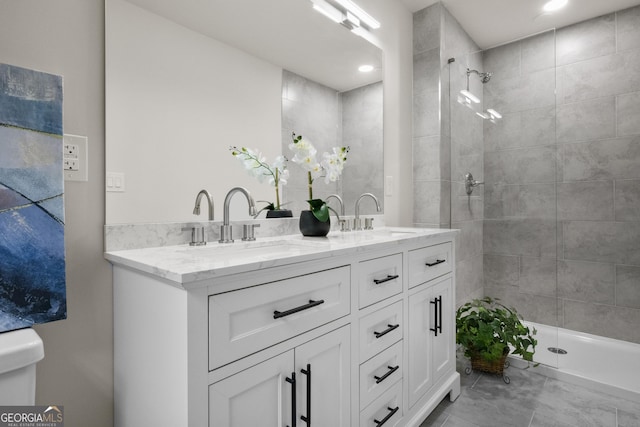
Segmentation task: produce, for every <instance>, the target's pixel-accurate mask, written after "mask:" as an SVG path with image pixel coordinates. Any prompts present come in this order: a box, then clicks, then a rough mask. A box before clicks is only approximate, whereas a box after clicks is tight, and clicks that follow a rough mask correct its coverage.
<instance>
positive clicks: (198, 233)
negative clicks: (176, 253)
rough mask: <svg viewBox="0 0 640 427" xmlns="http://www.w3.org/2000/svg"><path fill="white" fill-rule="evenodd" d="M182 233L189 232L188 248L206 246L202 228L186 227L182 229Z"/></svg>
mask: <svg viewBox="0 0 640 427" xmlns="http://www.w3.org/2000/svg"><path fill="white" fill-rule="evenodd" d="M182 231H191V242H189V246H204V245H206V244H207V239H206V237H205V233H204V227H202V226H197V227H186V228H183V229H182Z"/></svg>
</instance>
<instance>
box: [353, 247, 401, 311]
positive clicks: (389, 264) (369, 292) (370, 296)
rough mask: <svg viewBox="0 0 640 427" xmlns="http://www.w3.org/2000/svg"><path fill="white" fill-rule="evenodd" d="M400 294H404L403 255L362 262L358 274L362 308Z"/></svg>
mask: <svg viewBox="0 0 640 427" xmlns="http://www.w3.org/2000/svg"><path fill="white" fill-rule="evenodd" d="M400 292H402V254H395V255H389V256H385V257H381V258H375V259H371V260H368V261H362V262H360V264H359V273H358V295H359V307H360V308H363V307H366V306H368V305H371V304H373V303H376V302H378V301H382V300H383V299H385V298H389V297H390V296H393V295H396V294H399V293H400Z"/></svg>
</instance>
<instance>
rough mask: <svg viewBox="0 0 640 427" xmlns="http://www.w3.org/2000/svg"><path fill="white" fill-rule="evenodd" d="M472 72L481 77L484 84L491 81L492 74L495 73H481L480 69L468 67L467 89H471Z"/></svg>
mask: <svg viewBox="0 0 640 427" xmlns="http://www.w3.org/2000/svg"><path fill="white" fill-rule="evenodd" d="M471 73H476V74H477V75H478V77H480V81H481V82H482V84H485V83H489V80H491V76H492V75H493V73H481V72H480V71H478V70H472V69H470V68H467V90H469V75H470V74H471Z"/></svg>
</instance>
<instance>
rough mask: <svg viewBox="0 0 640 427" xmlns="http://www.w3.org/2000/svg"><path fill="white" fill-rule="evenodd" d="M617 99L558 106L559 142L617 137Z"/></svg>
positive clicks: (557, 129) (557, 131)
mask: <svg viewBox="0 0 640 427" xmlns="http://www.w3.org/2000/svg"><path fill="white" fill-rule="evenodd" d="M615 106H616V102H615V98H614V97H612V96H611V97H607V98H598V99H593V100H587V101H580V102H576V103H573V104H564V105H558V107H557V124H556V136H557V140H558V142H572V141H583V140H593V139H603V138H612V137H615V136H616V118H615V116H616V115H615Z"/></svg>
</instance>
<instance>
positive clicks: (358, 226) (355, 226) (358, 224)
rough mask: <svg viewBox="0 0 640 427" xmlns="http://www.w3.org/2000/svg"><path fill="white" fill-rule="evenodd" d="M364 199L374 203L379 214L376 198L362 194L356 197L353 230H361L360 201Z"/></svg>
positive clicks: (378, 204) (368, 194) (369, 194)
mask: <svg viewBox="0 0 640 427" xmlns="http://www.w3.org/2000/svg"><path fill="white" fill-rule="evenodd" d="M365 197H371V198H372V199H373V201H374V202H376V210H377V211H378V212H380V203H379V202H378V198H377V197H376V196H374V195H373V194H371V193H364V194H362V195H360V197H358V200H356V217H355V219H354V220H353V229H354V230H362V221H361V220H360V201H361V200H362V199H363V198H365Z"/></svg>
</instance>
